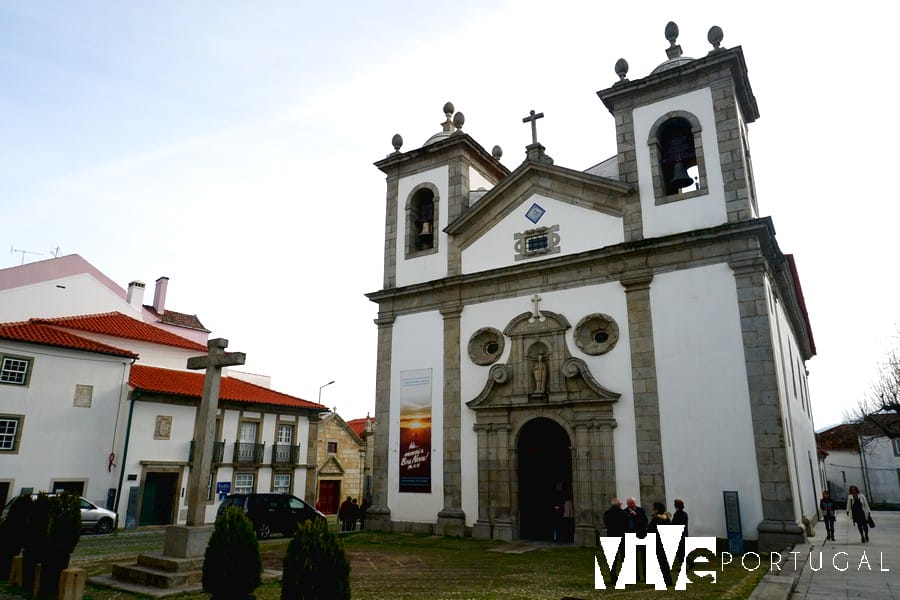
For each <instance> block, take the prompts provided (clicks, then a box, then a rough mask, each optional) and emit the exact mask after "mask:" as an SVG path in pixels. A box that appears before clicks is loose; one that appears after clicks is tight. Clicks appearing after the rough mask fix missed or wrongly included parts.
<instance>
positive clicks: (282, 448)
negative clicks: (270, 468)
mask: <svg viewBox="0 0 900 600" xmlns="http://www.w3.org/2000/svg"><path fill="white" fill-rule="evenodd" d="M299 461H300V446H291V445H290V444H275V445H274V446H272V464H273V465H296V464H297V463H298V462H299Z"/></svg>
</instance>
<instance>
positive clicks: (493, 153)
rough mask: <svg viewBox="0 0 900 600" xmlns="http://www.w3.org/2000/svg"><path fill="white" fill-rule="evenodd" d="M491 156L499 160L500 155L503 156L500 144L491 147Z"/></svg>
mask: <svg viewBox="0 0 900 600" xmlns="http://www.w3.org/2000/svg"><path fill="white" fill-rule="evenodd" d="M491 156H493V157H494V158H496V159H497V160H500V157H501V156H503V148H501V147H500V146H494V147H493V148H492V149H491Z"/></svg>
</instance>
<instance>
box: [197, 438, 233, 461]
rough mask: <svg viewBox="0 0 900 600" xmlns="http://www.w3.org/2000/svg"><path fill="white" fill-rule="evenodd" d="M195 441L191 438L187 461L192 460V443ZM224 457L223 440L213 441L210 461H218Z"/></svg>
mask: <svg viewBox="0 0 900 600" xmlns="http://www.w3.org/2000/svg"><path fill="white" fill-rule="evenodd" d="M195 444H196V442H195V441H194V440H191V447H190V449H189V450H188V462H189V463H192V462H194V445H195ZM224 457H225V442H213V453H212V462H213V463H220V462H222V461H223V459H224Z"/></svg>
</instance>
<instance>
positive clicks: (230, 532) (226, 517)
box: [203, 506, 262, 599]
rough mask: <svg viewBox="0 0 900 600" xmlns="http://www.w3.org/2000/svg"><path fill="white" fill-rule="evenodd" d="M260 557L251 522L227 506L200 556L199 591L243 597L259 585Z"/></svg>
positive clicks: (220, 596)
mask: <svg viewBox="0 0 900 600" xmlns="http://www.w3.org/2000/svg"><path fill="white" fill-rule="evenodd" d="M261 573H262V559H261V558H260V556H259V542H258V541H257V539H256V533H254V531H253V523H251V522H250V520H249V519H248V518H247V517H245V516H244V512H243V511H242V510H241V509H240V508H238V507H236V506H229V507H228V508H226V509H225V512H224V513H223V514H222V515H220V516H219V518H217V519H216V525H215V528H214V529H213V533H212V536H210V538H209V544H207V546H206V554H205V556H204V559H203V591H204V592H208V593H210V594H212V597H213V598H217V599H228V598H246V597H247V596H249V595H250V594H251V593H252V592H253V590H255V589H256V588H257V586H259V582H260V575H261Z"/></svg>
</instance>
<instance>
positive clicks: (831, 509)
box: [819, 490, 835, 542]
mask: <svg viewBox="0 0 900 600" xmlns="http://www.w3.org/2000/svg"><path fill="white" fill-rule="evenodd" d="M819 508H820V509H821V510H822V520H823V521H825V541H826V542H827V541H828V540H831V541H832V542H833V541H835V540H834V521H835V505H834V500H832V499H831V492H829V491H828V490H824V491H823V492H822V499H821V500H819Z"/></svg>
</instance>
